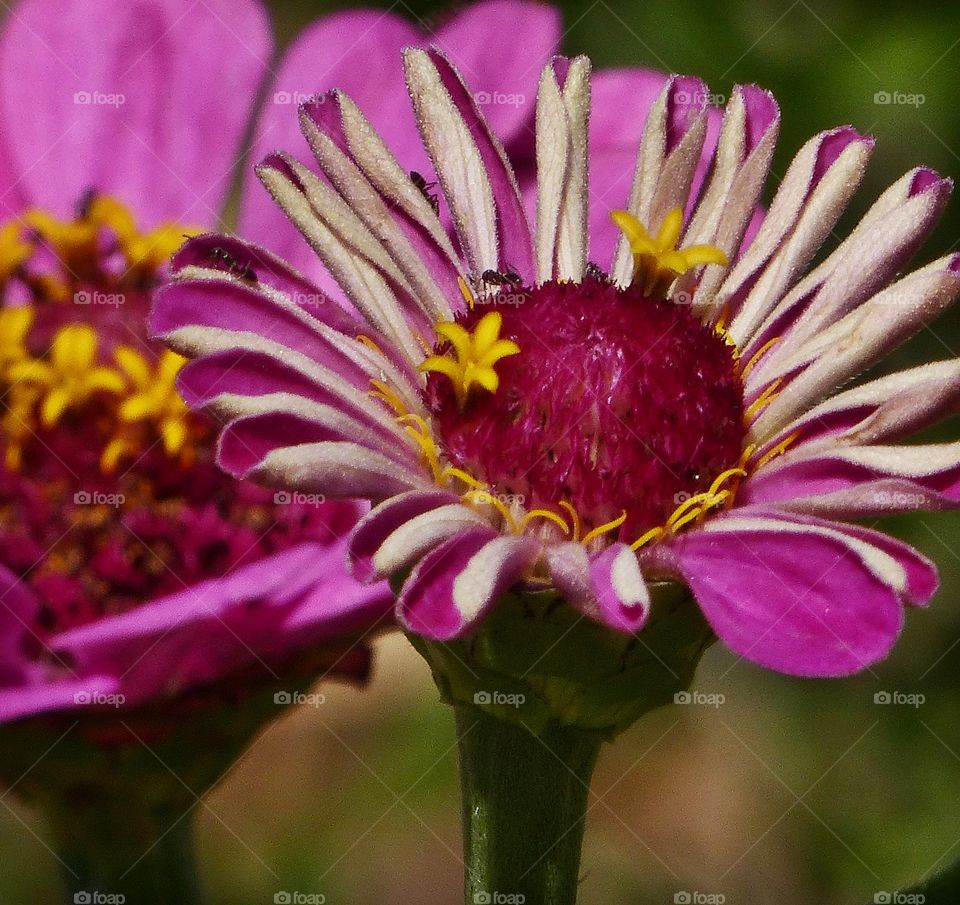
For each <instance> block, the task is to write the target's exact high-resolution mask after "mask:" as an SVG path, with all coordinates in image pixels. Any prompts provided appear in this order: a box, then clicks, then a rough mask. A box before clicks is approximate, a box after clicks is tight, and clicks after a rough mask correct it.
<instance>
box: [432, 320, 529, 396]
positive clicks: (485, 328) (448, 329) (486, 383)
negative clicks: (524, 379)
mask: <svg viewBox="0 0 960 905" xmlns="http://www.w3.org/2000/svg"><path fill="white" fill-rule="evenodd" d="M502 327H503V317H502V315H501V314H500V312H499V311H490V312H488V313H487V314H485V315H484V316H483V317H482V318H480V320H479V321H478V322H477V325H476V327H474V329H473V332H472V333H471V332H470V331H468V330H467V329H466V328H464V327H463V326H461V325H460V324H457V323H451V322H447V321H442V322H441V323H439V324H437V325H436V327H435V328H434V329H435V330H436V333H437V336H439V337H442V338H443V339H445V340H447V341H448V342H449V343H450V346H451V349H450V352H448V353H447V354H445V355H431V356H430V357H429V358H427V359H426V360H425V361H424V362H423V363H422V364H421V365H420V370H421V371H425V372H426V371H435V372H436V373H438V374H444V375H446V376H447V377H449V378H450V381H451V382H452V383H453V388H454V391H455V392H456V394H457V402H458V403H459V405H460V407H461V408H462V407H463V405H464V404H465V403H466V401H467V397H468V396H469V395H470V391H471V390H472V389H473V388H474V387H475V386H479V387H482V388H483V389H485V390H487V391H488V392H490V393H495V392H496V391H497V387H499V386H500V377H499V376H498V375H497V371H496V364H497V362H498V361H500V359H502V358H506V357H507V356H509V355H517V354H518V353H519V352H520V347H519V346H518V345H517V344H516V343H515V342H514V341H513V340H512V339H501V338H500V330H501V328H502Z"/></svg>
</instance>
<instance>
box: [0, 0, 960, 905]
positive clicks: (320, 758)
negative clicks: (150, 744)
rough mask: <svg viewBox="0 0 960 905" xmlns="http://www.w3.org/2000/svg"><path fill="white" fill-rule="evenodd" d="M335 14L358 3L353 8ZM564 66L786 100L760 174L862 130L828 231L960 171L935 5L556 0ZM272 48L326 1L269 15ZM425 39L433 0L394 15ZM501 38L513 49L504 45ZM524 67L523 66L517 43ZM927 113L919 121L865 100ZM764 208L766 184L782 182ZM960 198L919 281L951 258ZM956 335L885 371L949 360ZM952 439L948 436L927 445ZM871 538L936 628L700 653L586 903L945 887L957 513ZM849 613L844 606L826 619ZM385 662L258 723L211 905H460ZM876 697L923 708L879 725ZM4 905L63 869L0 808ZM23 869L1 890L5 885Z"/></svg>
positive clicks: (435, 744)
mask: <svg viewBox="0 0 960 905" xmlns="http://www.w3.org/2000/svg"><path fill="white" fill-rule="evenodd" d="M343 5H347V4H343ZM561 5H562V6H563V8H564V12H565V18H566V22H567V24H568V26H569V31H568V32H567V35H566V37H565V41H564V44H565V50H566V51H568V52H585V53H588V54H589V55H591V56H592V58H593V59H594V62H595V65H597V66H649V67H654V68H659V69H667V70H673V71H678V72H691V73H696V74H697V75H700V76H701V77H703V78H704V79H705V80H706V81H707V82H708V83H709V84H710V85H711V87H712V89H713V90H714V91H716V92H718V93H722V94H729V90H730V87H731V86H732V85H733V84H734V83H736V82H738V81H742V82H756V83H759V84H761V85H764V86H765V87H767V88H769V89H771V90H772V91H773V92H774V93H775V94H776V96H777V97H778V99H779V102H780V105H781V108H782V112H783V126H782V131H781V140H780V147H779V151H778V154H777V157H776V160H775V163H774V167H773V169H774V175H775V176H776V175H778V174H779V175H782V174H783V173H784V171H785V169H786V167H787V165H788V163H789V160H790V158H791V156H792V155H793V153H794V152H795V151H796V149H797V148H798V147H799V146H800V145H801V144H802V143H803V142H804V141H805V140H806V139H807V138H808V137H809V136H811V135H812V134H813V133H815V132H817V131H819V130H821V129H824V128H828V127H831V126H834V125H838V124H843V123H852V124H854V125H855V126H857V127H858V128H860V129H862V130H865V131H870V132H873V133H874V134H876V135H877V137H878V144H877V148H876V152H875V154H874V159H873V163H872V165H871V167H870V170H869V172H868V175H867V178H866V180H865V184H864V186H863V188H862V189H861V191H860V192H859V194H858V196H857V198H856V200H855V202H854V204H853V206H852V209H851V212H850V214H849V215H848V216H847V217H846V218H845V221H844V223H842V224H841V227H840V228H839V229H838V231H837V233H838V235H841V236H842V235H844V234H846V232H847V231H848V230H849V228H850V226H851V225H852V223H853V222H854V219H855V218H856V217H857V216H859V215H860V214H862V213H863V211H864V210H866V208H867V207H868V206H869V204H870V203H871V201H872V199H874V198H875V197H876V195H877V194H878V193H879V192H880V191H881V190H882V189H883V188H885V187H886V186H887V185H889V184H890V183H891V182H893V181H894V180H895V179H896V178H898V177H899V176H900V175H901V174H902V173H903V172H904V171H906V170H907V169H909V168H910V167H912V166H914V165H915V164H917V163H925V164H928V165H930V166H933V167H934V168H936V169H938V170H940V171H941V172H943V173H945V174H948V175H957V174H960V118H958V117H957V116H956V115H955V107H954V105H953V100H954V99H955V98H956V97H958V96H960V67H958V65H957V63H958V61H960V21H958V20H957V19H956V17H955V16H951V15H949V14H947V15H944V12H945V9H944V8H943V7H941V6H939V5H921V4H903V3H895V2H892V0H882V2H878V0H869V2H868V0H809V2H808V0H796V2H792V3H791V2H781V3H771V2H760V0H741V2H739V3H737V4H729V3H720V2H717V0H673V2H671V3H666V4H664V3H639V2H633V3H622V2H617V3H614V2H607V0H596V2H595V0H570V2H565V3H563V4H561ZM271 7H272V10H273V13H274V18H275V22H276V27H277V32H278V34H279V35H280V36H281V40H282V41H289V40H290V39H291V38H292V36H293V35H294V34H295V33H296V31H297V30H298V29H299V28H301V27H302V26H303V25H305V24H306V23H307V22H309V21H310V20H311V19H312V18H314V17H315V16H317V15H319V14H321V13H323V12H325V11H327V10H329V9H331V8H333V7H332V6H328V5H324V4H318V3H314V2H306V0H273V2H272V3H271ZM391 8H392V9H393V10H394V12H398V13H401V14H406V15H410V16H418V17H421V18H426V17H432V16H435V15H437V14H438V13H442V9H440V8H438V7H436V6H434V5H431V4H430V3H426V2H419V0H418V2H417V3H416V4H414V5H413V6H407V5H406V4H395V5H393V6H392V7H391ZM510 39H511V38H510V23H509V22H504V29H503V40H504V41H507V42H508V41H510ZM517 52H518V53H523V48H522V47H518V48H517ZM895 91H898V92H902V93H903V94H914V95H917V94H920V95H923V96H924V102H923V103H922V104H921V105H919V106H909V105H893V104H878V103H876V101H875V96H876V95H877V93H878V92H891V93H892V92H895ZM771 185H772V186H773V187H775V185H776V179H773V180H771ZM958 239H960V203H958V202H957V201H954V202H953V203H952V204H951V206H950V207H949V208H948V211H947V214H946V216H945V218H944V221H943V223H942V224H941V226H940V228H939V229H938V231H937V233H936V235H935V236H934V238H933V240H932V241H931V242H930V243H929V244H928V245H927V247H926V248H925V249H924V250H923V251H922V252H921V258H922V260H924V261H926V260H929V259H931V258H932V257H934V256H936V255H939V254H942V253H945V252H946V251H948V250H951V249H953V248H955V247H956V246H957V245H958ZM957 348H960V314H958V313H956V312H955V313H953V314H948V315H947V316H946V317H944V318H942V319H941V320H940V321H938V322H937V323H936V324H935V325H933V327H932V328H931V329H929V330H926V331H924V332H923V333H922V334H921V335H920V336H919V337H917V339H915V340H914V341H912V342H911V343H910V344H909V345H908V346H906V347H905V348H904V349H903V350H901V351H900V352H899V353H897V355H896V356H894V358H893V359H891V360H890V361H889V362H888V363H887V364H886V366H885V367H886V368H888V369H889V368H890V367H892V366H896V367H903V366H907V365H909V364H913V363H916V362H919V361H922V360H928V359H930V358H944V357H948V356H952V355H956V352H955V351H954V350H955V349H957ZM951 434H952V435H954V436H955V435H956V425H955V424H951V425H949V426H948V428H946V429H945V430H944V431H943V432H941V435H942V436H950V435H951ZM886 527H887V528H889V530H891V531H892V532H894V533H896V534H897V535H898V536H900V537H903V538H905V539H907V540H908V541H910V542H912V543H914V544H916V545H917V546H918V547H919V548H920V549H922V550H923V551H925V552H926V553H927V554H928V555H929V556H931V557H933V558H934V559H936V560H937V562H938V563H939V564H940V566H941V569H942V575H943V587H942V590H941V592H940V594H939V595H938V597H937V599H936V601H935V604H934V606H933V607H932V608H931V609H930V610H929V611H928V612H914V613H910V614H908V621H907V626H906V629H905V631H904V635H903V638H902V640H901V642H900V644H899V645H898V647H897V649H896V651H895V653H894V654H893V656H891V658H890V659H889V660H888V661H886V662H885V663H883V664H882V665H881V666H878V667H876V668H874V669H873V670H871V671H868V672H866V673H864V674H863V675H861V676H858V677H855V678H851V679H848V680H843V681H833V682H810V681H799V680H794V679H790V678H788V677H784V676H778V675H775V674H772V673H767V672H763V671H761V670H759V669H756V668H754V667H752V666H750V665H748V664H745V663H742V662H738V661H737V660H736V659H735V658H734V657H732V655H730V654H729V653H728V652H726V651H724V650H722V649H721V647H720V646H719V645H717V646H715V647H714V648H713V649H712V650H711V651H710V652H709V653H708V655H707V656H706V657H705V658H704V661H703V664H702V666H701V668H700V671H699V673H698V676H697V679H696V680H695V687H697V688H699V689H700V690H702V691H704V692H710V693H713V694H722V695H724V696H725V703H724V704H723V705H722V706H720V707H717V708H710V707H671V708H666V709H664V710H661V711H657V712H655V713H653V714H650V715H649V716H647V717H645V718H644V719H643V720H642V721H641V722H640V724H639V725H637V726H635V727H634V728H633V729H632V730H630V731H629V732H627V733H626V734H625V735H624V736H622V737H621V738H620V739H619V740H618V741H617V742H616V743H615V744H614V745H612V746H610V747H609V749H608V750H607V751H606V752H605V753H604V756H603V757H602V759H601V764H600V768H599V770H598V774H597V777H596V781H595V784H594V792H595V794H596V795H597V796H599V797H597V798H595V799H594V806H593V808H592V810H591V813H590V817H589V828H588V833H587V847H586V852H585V856H584V871H585V873H584V881H583V890H582V903H583V905H601V903H602V905H638V903H647V902H649V903H659V902H663V903H667V902H672V901H674V895H675V894H676V893H677V892H680V891H687V892H691V893H693V892H701V893H705V894H711V893H712V894H722V895H724V896H725V897H726V902H727V903H730V905H735V903H750V905H763V903H771V905H774V903H775V905H811V903H817V905H845V903H856V902H864V901H871V900H873V899H874V896H875V895H876V894H877V893H878V892H880V891H883V890H890V889H893V888H897V887H901V886H905V885H907V884H908V883H910V882H913V881H915V880H917V879H919V878H920V877H922V876H924V875H926V874H929V873H931V872H933V871H935V870H937V869H941V868H943V867H944V866H945V864H946V863H948V862H949V861H952V860H953V859H954V858H955V857H956V856H957V854H958V852H960V795H958V791H960V721H958V720H957V716H956V714H957V710H958V703H960V643H958V641H960V607H958V606H957V604H956V601H957V598H958V591H960V568H958V564H960V537H958V529H960V518H958V517H957V516H955V515H920V516H916V517H910V518H901V519H896V520H892V521H890V522H888V523H887V524H886ZM838 605H841V606H842V605H843V602H842V601H838ZM381 653H382V654H383V656H382V657H381V663H380V668H379V669H378V670H377V678H376V680H375V682H374V684H373V687H372V688H371V689H369V690H368V691H367V692H366V693H363V694H360V693H357V692H354V691H347V690H341V689H336V688H331V689H327V695H328V699H329V701H330V704H329V705H328V706H326V707H325V708H320V709H312V708H304V709H303V710H301V711H300V712H298V713H295V714H294V715H292V716H291V717H289V718H286V719H284V720H282V721H281V722H279V723H277V724H274V725H273V726H271V727H269V728H268V729H267V730H266V732H265V733H264V735H263V737H262V738H261V740H260V741H259V742H257V743H256V744H255V745H254V746H253V748H252V750H251V751H250V753H249V754H248V755H247V756H245V757H244V758H243V759H242V760H241V762H240V763H239V764H238V766H237V767H236V769H235V770H234V772H233V773H232V775H231V776H229V777H228V778H227V779H226V780H225V781H224V782H223V784H222V785H221V787H220V788H219V789H217V790H215V792H214V793H213V794H212V795H211V796H210V799H209V802H208V804H207V805H205V807H204V808H202V809H200V808H198V809H197V814H198V819H199V839H200V843H201V846H202V848H201V853H200V855H201V858H202V860H203V862H204V870H205V872H206V880H207V882H208V886H209V888H210V889H211V890H212V891H213V897H212V901H213V902H214V903H215V905H259V903H269V902H272V901H274V898H273V897H274V895H275V893H276V892H277V891H283V890H287V891H302V892H305V893H323V894H325V895H326V897H327V902H328V903H330V905H336V903H339V902H345V903H346V902H349V903H351V905H366V903H374V902H385V901H390V902H409V903H411V905H419V903H421V902H427V901H435V902H454V901H456V900H457V895H458V890H459V883H460V879H459V877H460V871H461V865H460V863H459V860H458V858H459V847H460V840H459V830H458V827H457V817H456V808H457V804H458V793H457V785H456V770H455V751H454V749H453V743H454V737H453V729H452V722H451V719H450V715H449V714H448V713H447V712H446V711H445V709H444V708H441V707H440V706H439V705H438V704H437V703H436V701H437V693H436V690H435V689H434V688H433V687H432V685H431V684H430V680H429V676H428V672H427V669H426V667H425V665H424V664H423V663H422V662H420V661H419V660H418V659H417V658H416V656H415V655H413V654H412V653H411V652H409V651H408V650H407V649H406V648H405V647H404V644H403V642H402V641H401V640H400V639H395V640H393V641H390V642H388V643H387V644H386V645H385V646H384V648H383V649H382V651H381ZM880 692H888V693H891V694H892V693H894V692H899V693H900V694H903V695H911V694H913V695H923V696H924V698H925V700H924V703H923V704H922V705H920V706H916V707H913V706H907V705H904V704H888V705H884V704H877V703H875V697H874V696H875V695H876V694H877V693H880ZM0 802H2V803H3V804H4V805H6V806H7V807H8V808H13V810H12V811H11V812H10V813H6V812H0V846H2V850H3V852H4V859H3V866H2V867H0V901H2V902H3V903H4V905H7V903H9V905H17V903H21V902H23V903H30V905H33V903H35V902H47V901H52V900H53V895H54V893H53V886H52V883H53V877H54V876H55V871H56V868H57V865H56V862H55V861H54V858H53V857H52V855H50V854H49V853H48V852H47V851H46V850H45V848H44V847H43V845H42V843H41V842H40V841H38V839H37V838H36V837H35V836H34V835H33V834H42V833H43V827H42V824H41V823H40V822H39V821H38V820H37V819H36V817H35V815H33V814H31V813H30V812H29V811H27V810H26V809H24V808H22V807H20V806H19V805H17V804H15V803H14V802H13V799H12V798H10V799H6V800H4V799H0ZM13 865H16V869H14V868H13Z"/></svg>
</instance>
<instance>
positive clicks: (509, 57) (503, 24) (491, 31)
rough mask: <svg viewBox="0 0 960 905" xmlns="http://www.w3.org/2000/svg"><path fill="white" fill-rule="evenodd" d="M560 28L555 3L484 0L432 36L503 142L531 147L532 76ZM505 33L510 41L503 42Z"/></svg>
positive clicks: (534, 82)
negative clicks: (461, 74)
mask: <svg viewBox="0 0 960 905" xmlns="http://www.w3.org/2000/svg"><path fill="white" fill-rule="evenodd" d="M561 28H562V16H561V14H560V11H559V10H558V9H557V8H556V7H553V6H550V5H548V4H545V3H536V2H529V0H488V2H484V3H471V4H470V5H468V6H466V7H464V8H463V9H462V10H460V11H459V12H458V13H456V15H454V16H453V18H451V19H450V20H449V21H448V22H446V23H444V24H443V25H441V26H440V27H439V28H438V29H437V31H436V33H435V34H434V35H433V37H432V39H431V40H432V43H433V44H435V45H436V46H437V47H438V48H439V49H440V50H441V51H442V52H443V53H444V54H445V55H446V56H447V57H448V58H449V59H450V61H451V62H452V63H453V65H454V66H456V67H457V69H459V70H460V72H462V73H463V77H464V79H465V80H466V82H467V84H468V85H469V86H470V90H471V91H472V92H473V95H474V98H476V99H477V101H478V103H479V106H480V108H481V110H482V111H483V115H484V117H485V118H486V120H487V122H488V123H489V124H490V126H491V127H492V128H493V131H494V132H495V133H496V134H497V135H498V136H499V138H500V139H501V140H502V141H503V142H504V144H507V143H510V142H511V141H513V140H517V141H518V142H520V143H526V142H529V143H530V144H529V146H530V147H531V148H532V141H533V131H532V130H533V120H534V101H535V99H536V96H537V80H538V78H539V77H540V70H541V69H542V68H543V67H544V66H545V65H546V64H547V61H548V60H549V59H550V58H551V57H552V56H553V54H554V53H556V51H557V48H558V46H559V44H560V33H561ZM507 33H508V34H509V40H504V36H505V34H507ZM520 47H522V48H523V52H522V53H517V48H520Z"/></svg>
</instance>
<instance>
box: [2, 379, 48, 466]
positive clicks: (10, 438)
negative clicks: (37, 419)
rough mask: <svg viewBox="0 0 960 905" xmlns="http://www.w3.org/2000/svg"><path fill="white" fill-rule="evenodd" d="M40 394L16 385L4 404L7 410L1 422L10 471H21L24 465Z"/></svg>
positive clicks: (23, 385)
mask: <svg viewBox="0 0 960 905" xmlns="http://www.w3.org/2000/svg"><path fill="white" fill-rule="evenodd" d="M39 396H40V393H39V391H38V390H37V389H36V388H35V387H30V386H27V385H26V384H22V383H21V384H15V385H14V386H13V387H11V388H10V390H9V391H8V392H7V394H6V397H5V398H4V400H3V402H4V405H5V406H6V410H5V411H4V413H3V419H2V421H0V427H2V435H3V440H4V454H3V462H4V465H5V466H6V468H7V470H8V471H19V470H20V467H21V465H22V464H23V448H24V446H25V445H26V443H27V441H28V440H29V439H30V437H31V436H32V435H33V429H34V426H35V425H34V418H33V412H34V409H35V408H36V403H37V399H38V398H39Z"/></svg>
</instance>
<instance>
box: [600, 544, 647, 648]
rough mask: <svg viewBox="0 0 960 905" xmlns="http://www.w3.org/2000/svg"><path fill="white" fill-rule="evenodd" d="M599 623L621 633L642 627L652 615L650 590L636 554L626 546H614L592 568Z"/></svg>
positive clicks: (601, 555)
mask: <svg viewBox="0 0 960 905" xmlns="http://www.w3.org/2000/svg"><path fill="white" fill-rule="evenodd" d="M590 577H591V580H592V583H593V587H594V589H595V591H596V595H597V601H598V603H599V610H598V612H597V617H596V618H598V620H599V621H600V622H603V623H604V624H606V625H609V626H610V627H611V628H614V629H617V630H618V631H621V632H636V631H639V630H640V629H641V628H643V626H644V624H645V623H646V621H647V617H648V616H649V615H650V591H649V590H648V588H647V585H646V583H645V582H644V579H643V573H642V572H641V571H640V565H639V563H638V562H637V554H636V553H634V552H633V550H631V549H630V547H629V546H627V545H626V544H611V545H610V546H609V547H607V548H606V549H605V550H604V551H603V552H602V553H601V554H600V555H599V556H597V557H596V558H595V559H594V560H593V562H592V563H591V565H590Z"/></svg>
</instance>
